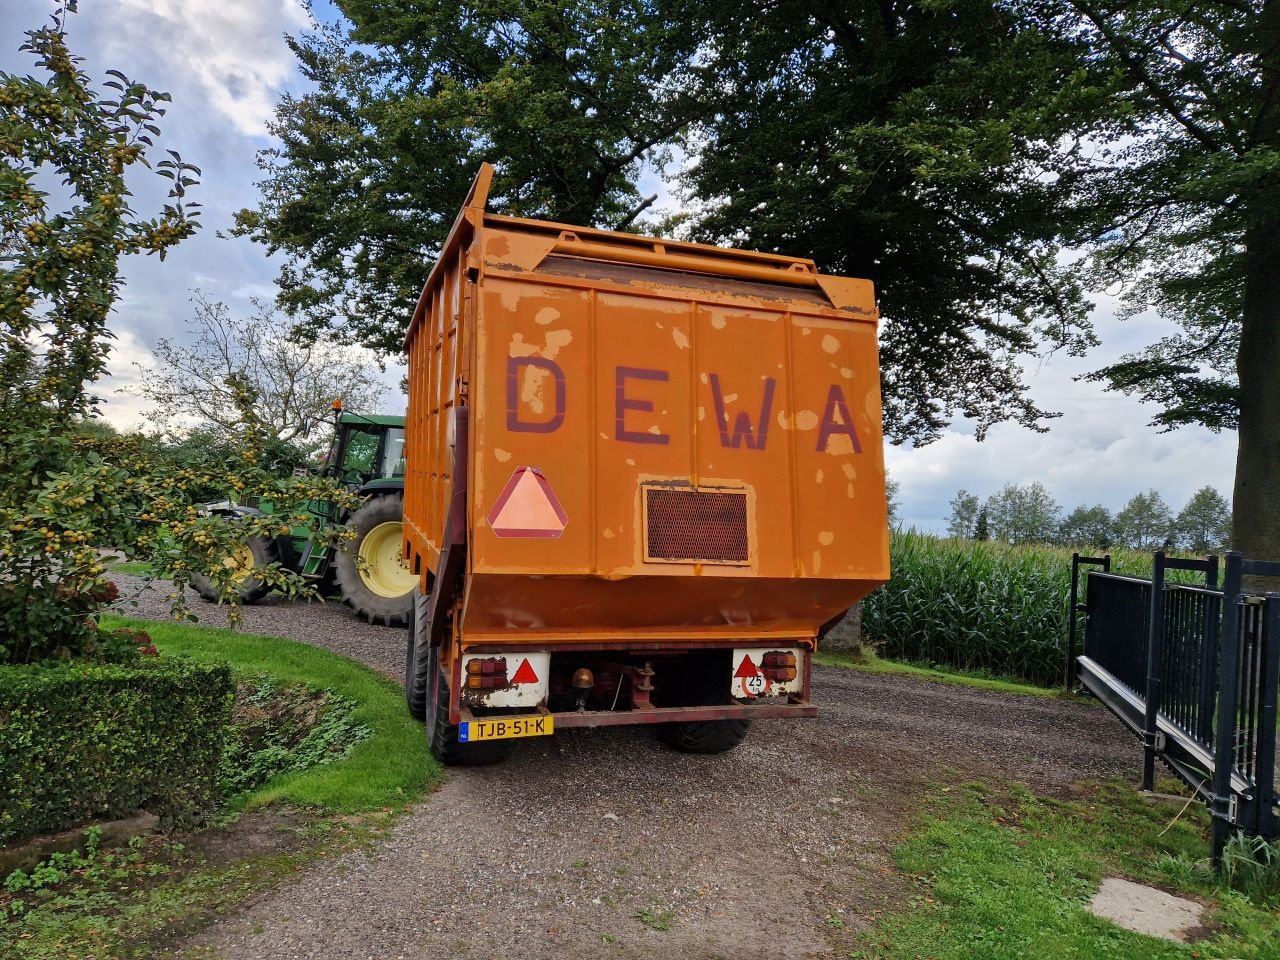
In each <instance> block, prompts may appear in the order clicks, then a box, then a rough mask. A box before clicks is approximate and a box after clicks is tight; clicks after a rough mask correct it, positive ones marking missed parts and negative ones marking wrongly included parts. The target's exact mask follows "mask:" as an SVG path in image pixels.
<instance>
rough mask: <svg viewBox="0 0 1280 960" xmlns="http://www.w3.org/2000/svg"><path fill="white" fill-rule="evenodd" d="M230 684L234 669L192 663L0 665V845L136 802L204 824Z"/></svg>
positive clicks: (212, 799) (115, 812)
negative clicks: (201, 821)
mask: <svg viewBox="0 0 1280 960" xmlns="http://www.w3.org/2000/svg"><path fill="white" fill-rule="evenodd" d="M233 690H234V686H233V683H232V677H231V670H230V668H229V667H227V666H225V665H208V664H197V663H194V662H191V661H186V660H143V661H140V662H138V663H136V664H131V665H128V666H124V665H92V664H69V665H58V666H26V667H4V668H0V842H5V841H8V840H13V839H20V838H24V837H27V836H32V835H34V834H38V833H48V832H52V831H56V830H63V829H66V828H68V827H73V826H75V825H77V824H80V823H84V822H86V821H89V820H95V819H109V818H113V817H118V816H123V815H125V814H129V813H132V812H133V811H135V810H139V809H145V810H147V811H149V812H151V813H154V814H156V815H157V816H159V817H161V819H162V821H163V822H165V823H167V824H174V825H189V824H192V823H195V822H198V821H199V820H200V819H202V818H203V817H204V816H206V815H207V814H208V813H210V812H211V811H212V810H213V809H214V807H215V806H216V804H217V802H218V774H219V762H220V759H221V756H222V749H223V728H224V725H225V724H226V723H227V720H228V717H229V715H230V711H231V700H232V693H233Z"/></svg>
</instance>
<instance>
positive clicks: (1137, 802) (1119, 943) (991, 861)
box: [852, 784, 1280, 960]
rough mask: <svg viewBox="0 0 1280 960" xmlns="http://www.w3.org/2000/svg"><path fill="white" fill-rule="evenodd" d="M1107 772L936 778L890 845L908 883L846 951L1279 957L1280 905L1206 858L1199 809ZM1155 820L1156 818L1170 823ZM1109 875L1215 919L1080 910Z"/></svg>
mask: <svg viewBox="0 0 1280 960" xmlns="http://www.w3.org/2000/svg"><path fill="white" fill-rule="evenodd" d="M1177 812H1178V807H1177V805H1170V804H1163V803H1160V804H1157V803H1151V802H1147V801H1144V800H1142V799H1141V798H1140V797H1139V796H1138V794H1137V793H1136V792H1135V791H1133V790H1132V789H1129V788H1125V787H1123V786H1118V785H1103V786H1101V787H1098V788H1096V789H1095V790H1093V791H1092V792H1091V793H1090V794H1089V795H1087V796H1086V797H1084V798H1083V799H1080V800H1074V801H1071V802H1058V801H1052V800H1046V799H1043V798H1038V797H1035V796H1033V795H1032V794H1030V793H1029V792H1027V791H1026V790H1025V788H1022V787H1019V786H1013V787H1010V788H1008V789H998V790H997V789H992V788H987V787H983V786H981V785H972V784H970V785H965V786H956V787H941V788H938V789H936V790H935V792H934V794H933V796H932V797H931V799H930V800H929V801H928V803H927V805H926V808H925V814H924V816H923V817H922V821H921V823H920V825H919V826H918V828H917V829H916V830H914V831H913V832H912V833H911V834H910V835H909V836H908V837H907V838H906V839H905V840H904V841H903V842H902V843H901V844H900V845H899V846H898V847H897V849H896V850H895V851H894V855H893V856H894V861H895V863H896V865H897V867H898V869H899V870H900V871H901V872H902V874H903V875H904V877H905V878H906V879H907V880H908V882H909V883H910V884H911V885H912V886H913V888H914V895H913V896H912V897H911V898H910V900H909V902H908V903H907V905H906V906H905V908H902V909H900V910H898V911H897V912H894V913H892V914H890V915H887V916H883V917H881V919H879V920H878V921H877V923H876V926H875V927H874V928H872V929H871V930H869V931H867V932H866V933H865V934H864V935H863V947H862V950H861V952H856V953H854V954H852V956H854V957H865V958H871V957H876V958H887V960H898V958H902V960H911V958H916V957H930V958H934V960H962V958H963V960H970V958H975V957H980V958H990V960H1006V958H1007V960H1015V958H1025V957H1076V958H1088V960H1104V958H1117V960H1157V958H1161V960H1162V958H1183V957H1241V958H1246V957H1247V958H1264V957H1265V958H1274V957H1277V956H1280V912H1278V911H1277V910H1276V909H1275V907H1276V906H1277V904H1276V903H1274V902H1262V903H1259V902H1254V901H1251V900H1249V899H1248V898H1247V897H1245V896H1244V895H1242V894H1240V893H1237V892H1235V891H1232V890H1229V889H1226V888H1225V887H1224V886H1222V885H1221V883H1220V882H1219V881H1218V880H1217V879H1216V877H1215V875H1214V874H1212V873H1211V872H1210V871H1208V870H1207V868H1206V867H1205V865H1204V863H1203V862H1202V861H1203V858H1205V857H1206V856H1207V854H1208V850H1207V848H1206V844H1205V831H1206V829H1207V817H1206V815H1205V814H1204V812H1203V811H1202V810H1200V809H1199V808H1198V807H1195V806H1193V807H1192V808H1190V809H1189V810H1188V811H1187V812H1186V813H1185V814H1183V816H1182V817H1181V818H1180V819H1178V820H1177V822H1174V823H1172V826H1170V822H1171V821H1173V820H1174V817H1175V815H1176V814H1177ZM1166 827H1167V828H1168V829H1167V832H1163V834H1162V831H1166ZM1104 876H1125V877H1128V878H1130V879H1133V880H1137V881H1139V882H1143V883H1149V884H1153V885H1155V886H1158V887H1160V888H1162V889H1166V890H1170V891H1172V892H1175V893H1180V894H1183V895H1191V896H1193V897H1196V898H1199V899H1200V900H1202V901H1205V902H1208V903H1209V904H1210V905H1211V908H1212V909H1211V913H1210V916H1209V917H1208V920H1209V923H1210V924H1211V926H1212V927H1213V929H1214V932H1213V933H1212V934H1210V935H1209V936H1208V937H1207V938H1205V939H1203V940H1200V941H1199V942H1197V943H1194V944H1188V945H1181V944H1174V943H1169V942H1166V941H1163V940H1157V939H1154V938H1151V937H1146V936H1142V935H1140V934H1135V933H1130V932H1128V931H1126V930H1122V929H1121V928H1119V927H1117V926H1114V925H1113V924H1111V923H1108V922H1106V921H1103V920H1100V919H1098V918H1096V917H1094V916H1093V915H1092V914H1090V913H1088V912H1087V911H1086V910H1085V909H1084V904H1085V902H1086V901H1087V900H1088V899H1089V897H1090V896H1091V895H1092V894H1093V892H1094V890H1095V889H1096V888H1097V885H1098V883H1099V881H1100V880H1101V879H1102V878H1103V877H1104Z"/></svg>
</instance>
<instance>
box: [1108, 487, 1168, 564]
mask: <svg viewBox="0 0 1280 960" xmlns="http://www.w3.org/2000/svg"><path fill="white" fill-rule="evenodd" d="M1115 529H1116V539H1117V541H1118V542H1119V543H1122V544H1124V545H1125V546H1126V547H1132V548H1133V549H1135V550H1159V549H1162V548H1166V547H1169V546H1172V545H1173V541H1174V532H1173V512H1172V511H1171V510H1170V509H1169V505H1168V504H1167V503H1165V502H1164V497H1162V496H1160V494H1159V493H1158V492H1157V491H1155V490H1148V491H1147V492H1146V493H1136V494H1134V495H1133V496H1132V497H1131V498H1130V499H1129V502H1128V503H1126V504H1125V505H1124V507H1123V508H1122V509H1121V510H1120V512H1119V513H1117V514H1116V520H1115Z"/></svg>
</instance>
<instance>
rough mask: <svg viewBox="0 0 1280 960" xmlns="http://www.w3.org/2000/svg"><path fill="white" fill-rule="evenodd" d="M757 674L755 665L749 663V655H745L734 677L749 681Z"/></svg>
mask: <svg viewBox="0 0 1280 960" xmlns="http://www.w3.org/2000/svg"><path fill="white" fill-rule="evenodd" d="M759 672H760V671H759V670H757V669H756V665H755V664H754V663H752V662H751V654H747V655H746V656H745V657H743V658H742V663H741V664H739V665H738V672H737V673H735V674H734V676H735V677H742V678H744V679H750V678H751V677H754V676H755V675H756V674H758V673H759Z"/></svg>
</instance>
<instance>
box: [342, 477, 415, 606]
mask: <svg viewBox="0 0 1280 960" xmlns="http://www.w3.org/2000/svg"><path fill="white" fill-rule="evenodd" d="M403 507H404V497H403V496H402V495H401V494H394V495H393V494H385V495H382V496H374V497H370V498H369V499H368V500H366V501H365V502H364V503H363V504H361V505H360V507H359V508H358V509H357V510H356V511H355V512H354V513H352V514H351V516H350V517H349V518H347V523H348V524H349V525H350V526H351V528H352V529H353V530H355V532H356V537H355V539H354V540H352V541H350V542H347V543H344V544H343V545H342V546H341V547H340V548H339V549H338V550H337V551H335V553H334V556H333V578H334V582H335V583H336V584H337V587H338V592H339V594H340V595H341V596H342V602H343V603H345V604H346V605H347V606H348V607H350V608H351V609H352V610H354V611H355V613H356V615H357V616H359V617H362V618H364V619H365V620H367V621H368V622H369V623H384V624H386V625H387V626H388V627H402V626H406V625H407V624H408V623H409V618H410V616H412V614H413V599H414V597H415V596H416V595H417V590H416V589H411V590H409V591H408V592H407V593H405V594H404V595H403V596H400V597H383V596H380V595H378V594H376V593H374V592H373V591H372V590H370V589H369V588H368V587H367V586H366V585H365V582H364V578H363V577H361V576H360V567H359V565H358V563H357V562H356V557H357V556H359V551H360V544H361V542H362V541H363V540H364V538H365V537H366V536H367V535H368V534H369V531H371V530H372V529H373V528H374V527H377V526H380V525H382V524H384V523H390V522H392V521H394V522H396V523H399V522H400V516H401V513H402V512H403Z"/></svg>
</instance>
